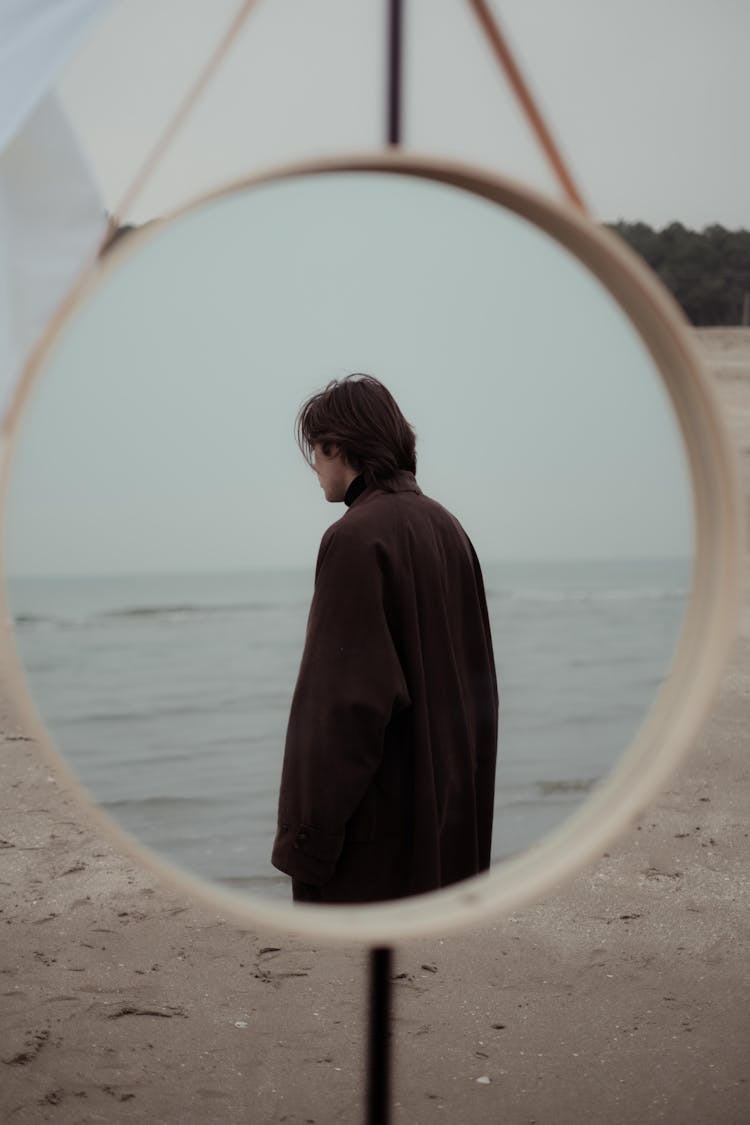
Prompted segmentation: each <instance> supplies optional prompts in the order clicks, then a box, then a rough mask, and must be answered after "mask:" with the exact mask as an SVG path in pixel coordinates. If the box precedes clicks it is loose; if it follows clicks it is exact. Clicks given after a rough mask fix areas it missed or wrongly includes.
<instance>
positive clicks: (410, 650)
mask: <svg viewBox="0 0 750 1125" xmlns="http://www.w3.org/2000/svg"><path fill="white" fill-rule="evenodd" d="M297 440H298V442H299V445H300V448H301V449H302V452H303V453H304V454H305V456H306V458H307V460H308V462H309V463H310V464H311V465H312V467H313V468H314V469H315V472H316V473H317V475H318V480H319V483H320V485H321V487H322V488H323V491H324V493H325V497H326V500H328V501H330V502H332V503H339V502H342V501H343V502H344V503H345V504H346V506H347V509H348V510H347V512H346V513H345V514H344V515H343V516H342V518H341V519H339V520H338V521H337V522H336V523H334V524H333V525H332V527H330V528H329V529H328V531H327V532H326V533H325V535H324V536H323V539H322V542H321V545H320V551H319V554H318V562H317V567H316V572H315V592H314V595H313V600H312V605H311V608H310V616H309V620H308V625H307V636H306V640H305V648H304V653H303V656H302V663H301V666H300V671H299V676H298V679H297V686H296V689H295V692H294V699H293V701H292V708H291V714H290V718H289V726H288V730H287V738H286V748H285V752H284V766H283V771H282V779H281V792H280V796H279V824H278V832H277V835H276V840H275V843H274V848H273V857H272V862H273V863H274V865H275V866H276V867H278V868H279V869H280V870H281V871H285V872H286V873H287V874H288V875H291V876H292V890H293V896H294V899H295V901H314V902H322V903H351V902H373V901H380V900H384V899H394V898H400V897H402V896H405V895H414V894H420V893H423V892H425V891H431V890H435V889H437V888H438V887H443V886H446V885H448V884H450V883H455V882H457V881H458V880H459V879H465V878H467V877H468V876H470V875H474V874H476V873H477V872H479V871H482V870H484V869H485V868H487V867H488V866H489V862H490V843H491V835H492V810H493V800H494V777H495V756H496V749H497V713H498V701H497V685H496V680H495V666H494V660H493V654H492V640H491V637H490V627H489V620H488V616H487V606H486V601H485V594H484V586H483V582H482V575H481V571H480V568H479V563H478V561H477V557H476V554H475V553H474V549H473V547H472V545H471V543H470V542H469V539H468V537H467V536H466V533H465V532H464V531H463V529H462V527H461V526H460V524H459V523H458V521H457V520H456V519H455V518H454V517H453V516H452V515H451V514H450V513H449V512H447V511H446V510H445V508H443V507H441V506H440V505H439V504H437V503H436V502H435V501H434V500H430V499H428V498H427V497H426V496H424V495H423V493H422V492H421V490H420V489H419V487H418V485H417V482H416V480H415V476H414V474H415V471H416V455H415V436H414V431H413V430H412V428H411V426H410V425H409V423H408V422H407V421H406V419H405V418H404V416H403V414H402V413H401V411H400V410H399V408H398V406H397V404H396V402H395V401H394V399H393V397H392V396H391V394H390V393H389V391H388V390H386V388H385V387H384V386H383V384H382V383H380V382H379V381H378V380H377V379H374V378H372V377H371V376H367V375H350V376H348V377H347V378H346V379H342V380H340V381H334V382H332V383H329V384H328V386H327V387H326V388H325V390H323V391H321V392H319V393H318V394H315V395H313V396H312V397H311V398H310V399H309V400H308V401H307V402H306V403H305V404H304V405H303V407H302V408H301V410H300V413H299V415H298V418H297Z"/></svg>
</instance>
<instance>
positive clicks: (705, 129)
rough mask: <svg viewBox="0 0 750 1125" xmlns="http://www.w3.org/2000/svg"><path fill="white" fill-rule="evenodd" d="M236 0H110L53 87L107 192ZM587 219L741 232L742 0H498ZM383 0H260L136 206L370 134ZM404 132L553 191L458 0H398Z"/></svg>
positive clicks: (358, 142)
mask: <svg viewBox="0 0 750 1125" xmlns="http://www.w3.org/2000/svg"><path fill="white" fill-rule="evenodd" d="M238 7H239V4H238V2H237V0H211V3H210V4H208V3H206V2H205V0H119V2H115V3H114V5H113V7H112V10H111V11H110V12H109V13H108V14H107V15H105V16H104V17H103V18H102V19H101V21H100V23H99V24H98V26H97V27H96V28H95V30H94V33H93V34H92V35H91V37H90V38H89V40H88V41H87V43H86V45H85V46H84V48H83V49H82V50H81V51H80V52H79V54H78V55H77V57H76V58H75V59H74V61H73V62H72V64H71V65H70V66H69V68H68V70H67V72H66V74H65V76H64V79H63V81H62V84H61V90H62V93H63V96H64V100H65V103H66V106H67V108H68V110H69V112H70V113H71V115H72V117H73V119H74V121H75V123H76V125H77V127H78V128H79V130H80V134H81V137H82V139H83V141H84V143H85V145H86V147H87V150H88V152H89V155H90V158H91V160H92V163H93V166H94V168H95V170H96V172H97V175H98V177H99V179H100V182H101V185H102V188H103V191H104V194H105V197H106V200H107V203H108V205H109V206H110V207H113V206H115V205H116V202H117V200H118V198H119V197H120V195H121V193H122V191H123V189H124V187H125V186H126V184H127V183H128V180H129V178H130V177H132V175H133V173H134V171H135V169H136V167H137V166H138V163H139V161H140V160H141V159H142V158H143V156H144V155H145V153H146V152H147V151H148V148H149V144H150V142H151V141H152V140H153V139H154V138H155V137H156V136H157V135H158V133H159V130H160V129H161V127H162V125H163V123H164V122H165V121H166V119H167V118H168V116H169V113H170V109H171V108H172V107H174V105H175V104H176V103H177V102H178V101H179V99H180V97H181V95H182V94H183V93H184V91H185V90H186V89H187V87H188V86H189V84H190V81H191V78H193V77H194V76H195V73H196V71H197V68H198V66H199V65H200V63H201V62H203V61H204V60H205V59H206V57H207V54H208V52H209V50H210V47H211V45H212V44H213V43H214V42H215V41H216V40H217V39H218V37H219V36H220V34H221V32H222V29H223V28H224V27H225V26H226V25H227V24H228V22H229V20H230V19H231V17H232V14H233V13H234V12H235V11H237V9H238ZM493 7H494V9H495V11H496V12H497V13H498V15H499V16H501V17H502V20H503V25H504V28H505V31H506V33H507V35H508V38H509V39H510V41H511V43H512V44H513V46H514V48H515V51H516V53H517V56H518V59H519V61H520V62H521V64H522V65H523V67H524V69H525V71H526V74H527V76H528V77H529V79H530V82H531V84H532V87H533V89H534V90H535V92H536V94H537V96H538V99H539V101H540V103H541V105H542V108H543V110H544V112H545V115H546V116H547V118H548V121H549V123H550V125H551V126H552V128H553V131H554V133H555V134H556V136H557V139H558V141H559V143H560V145H561V147H562V149H563V151H564V153H565V154H566V155H567V158H568V160H569V163H570V166H571V168H572V170H573V173H574V175H575V176H576V178H577V180H578V182H579V184H580V186H581V189H582V191H583V193H584V195H585V197H586V199H587V200H588V202H589V205H590V207H591V210H592V212H593V214H594V215H595V216H597V217H599V218H601V219H604V220H615V219H618V218H624V219H628V220H634V219H643V220H645V221H647V222H650V223H652V224H654V225H659V226H660V225H662V224H664V223H667V222H669V221H671V220H673V219H678V220H680V221H682V222H684V223H686V224H688V225H691V226H695V227H702V226H704V225H706V224H708V223H712V222H720V223H723V224H724V225H726V226H729V227H737V226H746V227H747V226H750V193H749V192H748V190H747V186H748V183H750V146H749V145H748V144H747V143H746V137H747V107H748V92H749V91H748V87H749V85H750V79H749V78H748V65H747V49H748V43H750V4H748V3H747V2H746V0H627V2H625V0H620V2H617V3H615V2H614V0H565V2H561V0H533V2H529V0H504V2H502V3H500V2H498V0H495V2H494V4H493ZM385 9H386V3H385V0H314V2H312V0H258V4H257V7H256V9H255V11H254V12H253V13H252V14H251V16H250V18H249V21H248V23H247V24H246V27H245V30H244V33H243V36H242V38H241V40H239V41H238V42H237V44H236V46H235V48H234V50H233V53H232V55H231V56H230V57H229V59H228V61H227V63H226V64H225V66H224V68H223V70H222V71H221V73H220V75H219V77H218V79H217V80H216V82H215V84H214V85H213V86H212V87H211V88H210V90H209V92H208V93H207V95H206V97H205V100H204V101H203V102H202V103H201V105H200V107H199V109H198V110H197V111H196V113H195V114H194V116H193V117H192V119H191V121H190V123H189V125H188V127H187V128H186V130H185V132H184V134H183V135H182V136H181V138H180V140H179V143H178V144H177V145H176V147H175V149H174V151H173V152H172V154H171V155H170V157H169V159H168V161H167V162H166V163H165V164H164V165H163V167H162V168H161V170H160V172H159V174H158V177H157V178H156V179H155V180H154V182H153V183H152V185H151V187H150V188H149V189H148V191H147V192H146V194H145V195H144V196H143V197H142V199H141V200H140V202H139V203H138V205H137V207H136V209H135V212H134V216H135V218H140V219H143V218H146V217H150V216H152V215H154V214H156V213H161V212H163V211H165V210H168V209H169V208H170V207H171V206H173V205H174V204H175V203H176V202H178V201H181V200H182V199H184V198H186V197H189V196H191V195H193V194H195V193H196V192H199V191H201V190H203V189H204V188H206V187H209V186H213V185H215V184H216V183H217V182H221V181H222V180H224V179H227V178H230V177H233V176H236V175H241V174H243V173H245V172H247V171H251V170H254V169H257V168H260V167H262V166H264V165H268V164H272V163H275V162H279V161H283V160H286V159H289V158H297V157H300V156H305V155H313V154H316V153H320V152H326V151H327V152H331V151H341V150H346V149H361V148H370V147H372V146H375V145H379V144H380V143H382V135H383V103H384V94H383V91H384V42H385V36H384V33H385ZM405 9H406V13H407V36H406V87H407V96H406V105H405V114H404V133H405V136H404V141H405V144H407V145H408V146H410V147H413V148H415V149H418V150H420V151H431V152H441V153H445V154H450V155H454V156H461V157H465V158H469V159H471V160H475V161H478V162H480V163H483V164H486V165H487V166H489V167H492V168H496V169H501V170H504V171H506V172H508V173H510V174H512V175H514V176H518V177H520V178H521V179H524V180H526V181H528V182H531V183H533V184H536V185H537V186H539V187H542V188H545V189H547V190H550V191H552V192H556V191H557V188H556V185H555V183H554V182H553V181H552V179H551V178H550V176H549V174H548V171H547V168H546V165H545V163H544V161H543V159H542V157H541V156H540V154H539V152H538V150H537V148H536V145H535V143H534V141H533V138H532V137H531V135H530V133H529V131H528V129H527V127H526V124H525V122H524V121H523V119H522V117H521V115H520V111H519V110H518V108H517V106H516V104H515V102H514V100H513V98H512V95H511V93H510V91H509V89H508V88H507V87H506V84H505V82H504V79H503V78H502V76H501V75H500V73H499V70H498V67H497V64H496V63H495V60H494V58H493V56H492V55H491V54H490V51H489V47H488V45H487V44H486V42H485V41H484V39H483V37H482V35H481V33H480V31H479V29H478V26H477V24H476V21H475V18H474V16H473V14H472V13H471V11H470V9H469V6H468V4H467V3H465V2H464V0H405Z"/></svg>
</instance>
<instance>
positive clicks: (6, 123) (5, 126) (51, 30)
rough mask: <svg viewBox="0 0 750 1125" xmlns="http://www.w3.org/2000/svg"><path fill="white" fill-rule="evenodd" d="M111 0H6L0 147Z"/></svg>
mask: <svg viewBox="0 0 750 1125" xmlns="http://www.w3.org/2000/svg"><path fill="white" fill-rule="evenodd" d="M110 3H111V0H0V151H2V150H3V149H4V148H5V146H6V145H7V144H8V142H9V141H10V140H11V138H12V137H13V136H15V134H16V133H17V132H18V130H19V129H20V127H21V126H22V124H23V122H24V121H25V119H26V118H27V117H28V115H29V113H31V111H32V110H33V108H34V106H35V105H36V104H37V102H38V101H39V99H40V98H41V97H43V96H44V95H45V94H46V93H47V91H48V90H49V88H50V87H51V86H52V84H53V83H54V82H55V80H56V78H57V76H58V74H59V73H60V70H61V69H62V67H63V65H64V64H65V62H66V61H67V60H68V58H69V57H70V55H71V54H72V52H73V50H74V49H75V47H76V45H77V44H78V43H79V42H80V41H81V40H82V39H83V38H84V36H85V35H86V33H87V31H88V29H89V26H90V24H91V22H92V20H93V19H94V18H95V17H96V16H97V15H98V14H99V13H100V12H101V11H103V10H104V9H105V8H106V7H107V6H108V5H109V4H110Z"/></svg>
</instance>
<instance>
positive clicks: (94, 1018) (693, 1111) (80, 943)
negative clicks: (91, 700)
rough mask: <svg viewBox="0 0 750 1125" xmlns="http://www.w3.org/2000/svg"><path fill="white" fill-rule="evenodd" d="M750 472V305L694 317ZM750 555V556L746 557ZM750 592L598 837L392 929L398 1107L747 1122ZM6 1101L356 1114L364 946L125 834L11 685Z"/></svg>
mask: <svg viewBox="0 0 750 1125" xmlns="http://www.w3.org/2000/svg"><path fill="white" fill-rule="evenodd" d="M698 338H699V341H700V345H701V347H702V348H703V349H704V350H705V353H706V355H707V357H708V360H709V363H710V366H711V369H712V371H713V377H714V379H715V383H716V386H717V389H718V391H719V394H720V398H721V401H722V404H723V407H724V410H725V416H726V419H727V422H728V425H729V427H730V430H731V433H732V436H733V439H734V442H735V445H736V448H737V450H738V453H739V454H740V458H741V472H742V477H743V487H744V490H745V496H746V497H747V496H750V329H706V330H701V331H700V332H699V333H698ZM746 570H747V566H746ZM749 719H750V609H749V607H748V603H747V600H746V604H745V608H744V610H743V614H742V620H741V623H740V628H739V636H738V639H737V641H736V644H735V646H734V650H733V655H732V659H731V662H730V664H729V666H728V667H727V670H726V672H725V675H724V678H723V682H722V687H721V690H720V693H719V695H718V697H717V699H716V702H715V705H714V708H713V711H712V714H711V717H710V719H709V721H708V722H707V724H706V725H705V727H704V729H703V731H702V732H701V734H700V736H699V738H698V740H697V742H696V746H695V749H694V752H693V753H692V755H691V756H690V758H689V759H688V760H687V762H686V764H685V765H684V766H683V767H682V769H681V770H680V772H679V773H678V775H676V776H675V777H674V778H673V779H672V781H671V783H670V784H669V786H668V788H667V789H666V790H665V791H664V792H663V793H662V794H661V795H660V796H659V798H658V799H657V800H656V801H655V802H654V803H653V805H652V806H651V807H650V808H648V809H647V810H646V812H645V813H644V814H643V816H642V817H641V818H640V819H639V821H638V822H637V823H636V824H634V825H633V826H632V827H631V828H630V829H629V830H628V831H627V832H626V833H625V834H624V835H623V836H622V837H621V838H620V839H619V840H618V841H617V842H616V843H614V844H613V845H612V846H611V848H610V849H609V850H608V852H607V853H606V854H605V855H603V856H602V857H601V858H600V859H599V860H598V862H596V863H595V864H594V865H593V866H591V867H590V868H589V869H588V870H587V871H586V872H584V873H583V874H581V875H579V876H578V877H577V878H576V879H575V880H574V881H572V882H570V883H569V884H568V885H567V886H565V887H563V888H561V889H560V890H559V891H558V892H557V893H556V894H555V895H554V896H552V897H550V898H548V899H547V900H546V901H544V902H542V903H539V904H536V905H534V906H532V907H529V908H528V909H526V910H524V911H522V912H519V913H517V914H515V915H513V916H511V917H509V918H502V919H498V921H497V922H495V923H493V924H491V925H487V926H484V927H482V928H481V929H479V930H476V931H473V932H470V933H463V934H457V935H452V936H450V937H440V936H439V935H438V936H435V937H434V938H431V939H429V940H427V939H425V940H421V941H419V942H413V943H409V944H403V945H400V946H398V947H397V948H396V968H395V972H396V974H397V979H396V981H395V997H394V1000H395V1018H394V1053H395V1075H394V1092H393V1099H394V1103H395V1109H394V1122H395V1123H396V1125H432V1123H434V1122H436V1121H441V1120H444V1121H446V1122H450V1123H452V1125H455V1123H458V1125H463V1123H467V1125H474V1123H477V1125H484V1123H488V1125H489V1123H490V1122H492V1123H497V1122H499V1121H502V1122H503V1123H504V1125H574V1123H575V1125H578V1123H580V1122H592V1123H595V1125H608V1123H611V1125H647V1123H649V1122H667V1123H669V1125H745V1123H747V1122H748V1121H750V1004H749V1002H748V996H749V995H750V993H749V992H748V983H750V980H749V978H750V957H749V956H748V938H749V937H750V912H749V911H748V907H749V906H750V875H749V874H748V871H749V866H748V859H749V858H750V817H749V816H748V809H750V759H749V758H748V754H747V728H748V720H749ZM0 735H1V737H2V745H0V779H1V783H2V821H1V822H0V884H1V885H2V895H1V896H0V901H1V907H2V909H1V910H0V935H1V940H0V995H1V996H2V1001H1V1003H0V1121H2V1122H7V1123H8V1125H25V1123H32V1122H46V1121H52V1122H56V1123H57V1122H59V1123H60V1125H88V1123H92V1125H93V1123H95V1122H134V1123H135V1122H139V1123H143V1125H159V1123H164V1125H210V1123H214V1122H216V1123H221V1122H235V1121H237V1122H239V1121H246V1122H253V1123H258V1125H265V1123H266V1122H267V1123H276V1122H286V1123H288V1125H312V1123H315V1125H330V1123H334V1122H342V1123H355V1122H359V1121H361V1120H363V1112H362V1099H363V1089H364V1083H363V1077H364V1037H365V1019H366V986H367V975H366V955H365V954H364V953H363V952H361V951H359V950H357V951H351V950H346V949H342V948H335V947H332V948H328V947H326V946H324V945H313V944H311V943H310V942H306V941H304V940H298V939H297V940H292V939H290V938H289V936H288V935H285V934H275V935H273V934H270V935H269V934H267V933H263V934H256V933H254V932H252V931H251V930H250V929H249V928H247V927H243V926H240V925H238V924H237V923H236V922H235V921H233V920H230V919H227V918H223V917H220V916H217V914H216V913H215V912H213V911H211V910H209V909H208V908H206V907H205V906H203V905H197V904H195V903H192V902H191V901H188V900H187V899H186V898H184V897H183V896H181V895H179V894H178V893H176V892H175V891H173V890H172V889H171V888H169V887H167V886H164V885H163V884H161V883H159V882H158V881H157V880H156V879H155V878H154V876H153V875H151V874H150V873H148V872H145V871H143V870H140V869H138V868H136V867H135V866H134V865H133V864H132V863H131V862H130V861H129V860H127V859H125V858H123V857H122V856H120V855H118V854H117V853H116V852H115V851H114V850H113V848H112V847H111V846H110V845H109V844H108V842H107V841H106V840H105V839H104V838H103V837H102V835H101V833H100V832H99V830H98V828H97V827H96V826H95V825H94V823H93V821H92V819H91V817H90V815H89V814H88V813H87V811H86V810H85V809H83V808H81V807H80V806H79V805H78V804H77V803H76V802H75V801H74V800H73V799H72V798H71V797H70V796H68V795H67V794H66V793H65V791H64V789H63V787H62V785H61V783H60V781H59V779H57V778H56V777H55V776H53V775H52V774H51V773H50V770H49V769H48V767H47V766H46V764H45V763H44V762H43V761H42V760H41V759H40V757H39V755H38V753H37V751H36V749H35V745H34V743H33V741H32V740H31V739H30V738H29V736H28V734H27V733H26V732H25V731H24V729H23V728H22V727H21V725H20V724H19V721H18V718H17V717H16V716H15V715H14V714H13V711H12V708H11V705H10V702H9V701H8V700H7V699H3V700H2V703H1V704H0Z"/></svg>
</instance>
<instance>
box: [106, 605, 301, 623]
mask: <svg viewBox="0 0 750 1125" xmlns="http://www.w3.org/2000/svg"><path fill="white" fill-rule="evenodd" d="M301 604H302V603H301V602H284V601H276V602H236V603H231V604H228V605H222V604H219V605H193V604H191V603H185V604H184V605H183V604H177V605H144V606H126V607H124V608H122V609H106V610H100V612H99V613H96V614H94V617H96V618H99V619H105V620H106V619H111V618H116V619H119V618H123V617H174V616H180V617H190V616H193V615H199V616H204V615H210V614H221V613H277V612H278V611H279V610H282V611H288V610H290V609H298V608H299V607H300V605H301Z"/></svg>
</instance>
